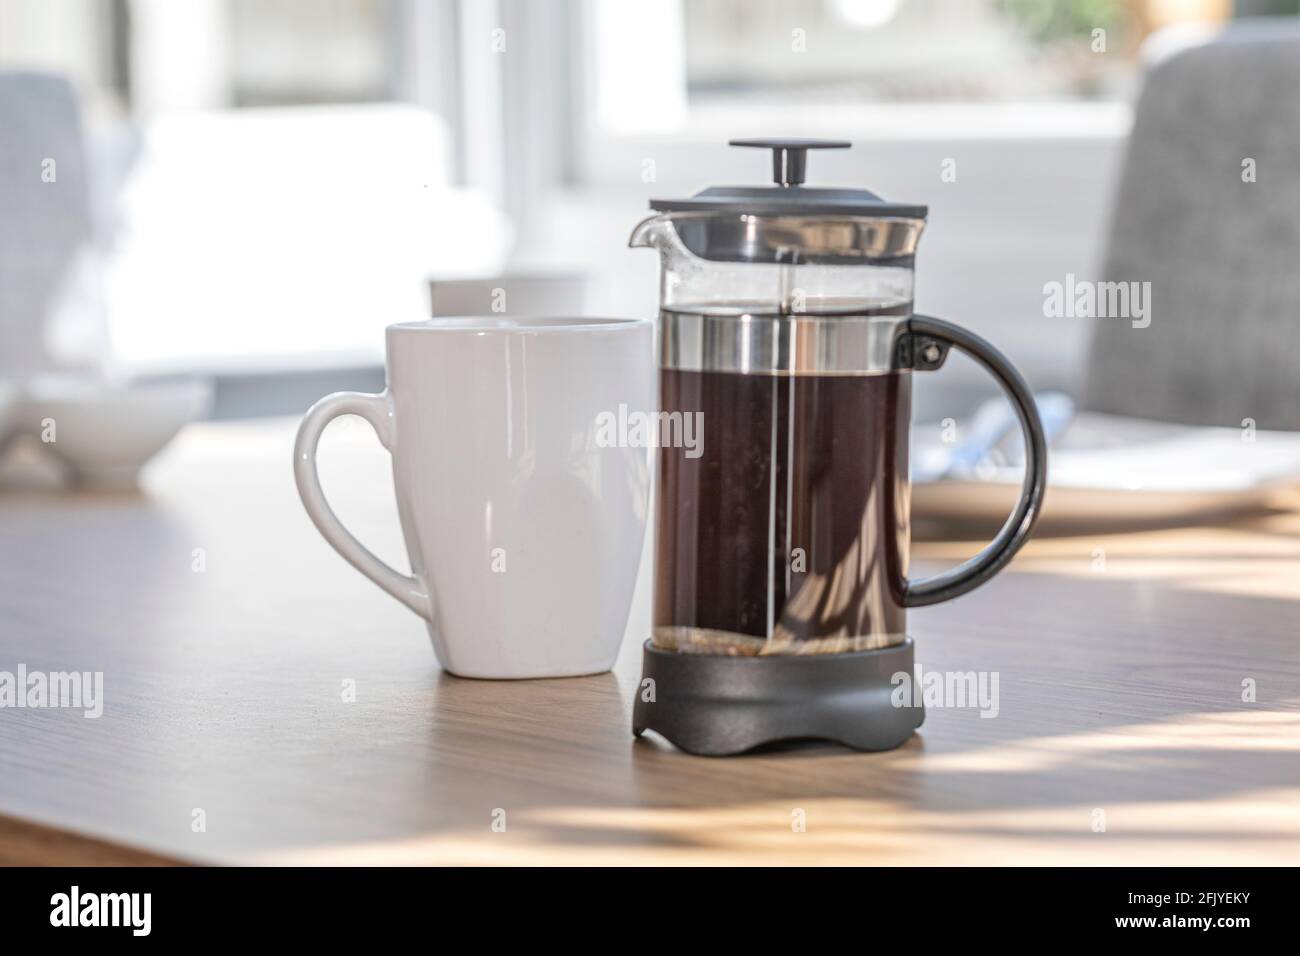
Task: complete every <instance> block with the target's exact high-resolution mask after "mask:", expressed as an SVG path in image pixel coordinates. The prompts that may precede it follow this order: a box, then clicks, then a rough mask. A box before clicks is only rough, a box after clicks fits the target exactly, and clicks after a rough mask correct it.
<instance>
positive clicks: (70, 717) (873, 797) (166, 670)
mask: <svg viewBox="0 0 1300 956" xmlns="http://www.w3.org/2000/svg"><path fill="white" fill-rule="evenodd" d="M345 423H347V420H344V421H343V422H340V423H338V424H336V426H335V427H334V428H333V429H331V432H330V433H329V434H327V436H326V439H325V441H324V442H323V443H322V448H323V450H322V463H321V470H322V477H323V481H324V483H325V488H326V492H327V494H328V495H329V496H330V498H331V500H332V501H333V502H334V504H335V506H336V509H337V510H338V511H339V512H340V514H341V516H342V517H343V519H344V520H345V522H347V523H348V524H349V525H350V526H351V527H353V528H354V529H356V530H357V532H358V534H359V536H360V537H361V538H362V539H363V540H365V541H367V542H368V543H370V544H371V545H372V546H373V547H374V549H375V550H376V551H378V552H379V553H380V554H381V556H383V557H385V558H387V559H389V560H393V561H398V560H400V556H401V553H402V552H401V539H400V534H399V532H398V529H397V526H396V518H395V510H394V508H393V503H392V492H391V485H390V484H389V481H390V479H389V475H388V471H387V468H388V464H387V459H386V458H385V456H384V454H383V452H382V450H381V449H380V448H379V446H378V444H377V442H375V441H374V439H373V438H372V437H370V436H369V435H368V433H366V432H365V430H364V426H362V425H360V424H359V423H357V424H355V425H352V424H345ZM291 443H292V424H291V423H287V422H284V421H275V422H266V423H257V424H248V423H240V424H208V425H203V426H196V427H193V428H191V429H189V430H187V431H186V432H185V433H184V434H183V435H182V436H181V437H180V438H179V439H178V441H177V442H176V444H175V445H174V446H173V447H172V448H170V449H169V450H168V451H167V452H166V453H165V454H164V455H163V456H162V457H161V458H160V460H159V461H157V462H156V463H155V464H154V465H153V466H151V468H150V470H149V471H148V473H147V475H146V482H145V491H144V493H143V494H139V495H121V494H119V495H92V494H80V495H60V494H54V493H51V492H46V491H33V490H26V491H18V492H15V491H10V492H6V493H3V494H0V563H2V565H3V573H0V671H6V670H7V671H10V672H16V669H17V667H18V665H20V664H23V665H25V666H26V668H27V669H28V670H29V671H38V670H39V671H55V670H80V671H102V672H103V674H104V697H105V704H104V713H103V716H102V717H100V718H98V719H87V718H86V717H84V716H83V715H82V713H81V712H80V711H73V710H68V709H3V710H0V862H3V863H24V862H27V863H40V862H63V863H68V862H87V863H106V862H107V863H150V862H165V861H169V860H170V861H193V862H248V863H312V864H315V863H468V864H477V863H507V862H508V863H600V864H605V863H608V864H642V863H775V862H789V863H800V862H809V863H812V862H816V863H870V864H928V863H961V864H967V863H969V864H977V863H978V864H1000V863H1050V864H1132V863H1155V864H1160V863H1197V864H1217V863H1291V864H1294V863H1295V862H1297V860H1300V648H1298V647H1297V621H1298V620H1300V615H1298V614H1297V604H1296V601H1297V598H1300V510H1297V506H1300V501H1294V500H1293V501H1290V502H1287V501H1283V502H1282V505H1283V506H1284V507H1280V508H1278V509H1277V510H1275V511H1273V512H1271V513H1268V514H1263V515H1258V516H1254V517H1251V518H1249V519H1245V520H1242V521H1239V522H1237V523H1234V524H1231V525H1225V526H1222V527H1205V528H1197V527H1192V528H1182V529H1167V530H1149V531H1143V532H1140V533H1132V532H1130V533H1116V534H1108V535H1097V536H1092V537H1068V538H1039V539H1037V540H1035V541H1034V542H1032V543H1031V544H1030V546H1029V547H1028V548H1027V549H1026V551H1025V552H1024V553H1023V554H1022V555H1021V556H1020V557H1019V558H1018V559H1017V560H1016V561H1015V562H1014V564H1013V565H1012V566H1011V568H1010V569H1009V570H1008V571H1007V572H1006V573H1004V574H1002V575H1001V576H1000V577H999V578H998V579H996V580H995V581H994V582H992V583H990V584H989V585H987V586H986V587H984V588H982V589H980V590H978V591H976V592H974V593H972V594H970V595H968V596H966V597H963V598H960V599H958V600H956V601H953V602H951V603H949V604H945V605H940V606H936V607H933V608H927V609H923V610H919V611H914V612H912V614H911V617H910V630H911V633H912V634H913V636H914V637H915V639H916V642H917V649H918V658H919V661H920V663H921V665H922V666H923V667H924V668H925V669H927V670H930V671H954V672H958V671H960V672H965V671H984V672H989V673H996V674H997V675H998V680H999V709H998V713H997V716H996V717H993V718H991V719H990V718H989V717H986V716H982V715H981V713H980V711H979V710H978V709H972V708H947V709H944V708H932V709H931V710H929V711H928V713H927V718H926V722H925V725H924V727H923V728H922V729H921V731H920V732H919V733H918V734H917V735H916V736H915V737H914V738H913V739H912V740H911V741H910V742H909V743H908V744H906V745H905V746H903V747H902V748H900V749H898V750H895V751H891V752H888V753H879V754H860V753H854V752H851V751H847V750H844V749H841V748H838V747H835V746H830V745H801V746H791V747H782V748H777V749H773V750H769V751H766V752H761V753H755V754H750V755H746V756H741V757H734V758H725V759H709V758H700V757H692V756H688V755H685V754H682V753H679V752H677V751H675V750H673V749H672V748H671V747H669V746H668V745H667V744H666V743H664V742H663V741H662V740H659V739H650V738H648V737H647V739H643V740H641V741H637V742H634V741H633V739H632V737H631V733H630V729H629V724H630V711H631V702H632V695H633V692H634V690H635V688H636V685H637V680H638V676H639V674H638V663H639V662H638V650H639V647H638V645H639V641H638V640H636V639H633V637H632V636H631V635H634V634H636V635H639V634H644V633H645V629H646V627H647V624H648V600H647V598H648V593H647V592H648V588H647V587H646V582H645V581H644V575H643V581H642V584H641V586H640V587H639V590H638V595H637V598H636V601H635V606H634V611H633V615H632V621H631V624H630V626H629V635H630V636H629V639H628V640H627V641H626V642H625V644H624V647H623V653H622V655H621V656H620V659H619V662H618V665H617V667H616V668H615V670H614V672H613V673H609V674H604V675H601V676H597V677H587V678H580V679H570V680H545V681H524V682H484V681H466V680H460V679H457V678H454V677H449V676H447V675H446V674H444V673H442V671H440V670H439V668H438V666H437V664H436V661H435V659H434V656H433V654H432V651H431V649H430V647H429V642H428V639H427V636H426V634H425V631H424V628H423V626H422V624H421V622H420V621H419V620H418V619H417V618H416V617H415V616H414V615H412V614H410V612H408V611H406V610H405V609H404V608H402V607H401V606H399V605H398V604H397V603H396V602H394V601H393V600H391V599H390V598H388V597H387V596H386V595H384V594H383V593H381V592H380V591H379V590H378V589H377V588H375V587H374V586H373V585H371V584H370V583H369V582H368V581H366V580H365V579H363V578H362V577H361V576H360V575H358V574H357V573H356V572H354V571H353V570H352V569H351V568H349V567H348V566H346V565H345V564H344V563H343V561H342V560H341V559H340V558H339V557H338V556H337V555H335V554H334V553H333V552H332V551H331V550H330V549H329V548H328V547H327V546H326V544H325V543H324V541H323V540H322V539H321V538H320V537H319V536H318V535H317V534H316V532H315V530H314V529H313V528H312V527H311V525H310V523H309V522H308V520H307V518H306V516H305V515H304V513H303V511H302V508H301V506H300V505H299V503H298V501H297V497H296V494H295V492H294V489H293V483H292V477H291V467H290V463H291V452H290V449H291ZM976 546H977V543H976V542H974V541H955V542H932V543H920V544H918V545H917V547H916V549H915V553H916V557H917V559H918V562H917V563H918V564H919V566H920V567H921V568H922V569H929V568H935V567H938V566H939V565H941V564H943V563H946V562H951V561H956V560H958V559H960V558H962V557H964V556H965V555H967V554H969V553H970V552H971V551H973V550H974V548H975V547H976ZM345 682H353V683H352V684H351V685H350V686H354V687H355V700H354V701H347V700H345V699H344V697H345V694H344V693H343V688H344V686H345ZM1243 687H1253V689H1254V694H1253V700H1243V696H1246V697H1249V696H1251V695H1249V694H1244V692H1243ZM800 820H802V821H803V826H802V827H800V826H798V825H796V824H797V823H798V821H800ZM199 822H201V823H202V825H201V826H200V825H199ZM501 823H504V827H502V826H500V824H501ZM494 824H496V825H495V826H494Z"/></svg>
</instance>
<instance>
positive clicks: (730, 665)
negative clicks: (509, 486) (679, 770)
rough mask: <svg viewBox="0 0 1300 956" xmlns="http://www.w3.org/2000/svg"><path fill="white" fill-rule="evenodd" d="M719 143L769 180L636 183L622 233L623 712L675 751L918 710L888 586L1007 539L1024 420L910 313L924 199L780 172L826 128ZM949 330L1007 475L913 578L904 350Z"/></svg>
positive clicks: (899, 720)
mask: <svg viewBox="0 0 1300 956" xmlns="http://www.w3.org/2000/svg"><path fill="white" fill-rule="evenodd" d="M731 145H732V146H750V147H760V148H765V149H770V150H772V171H773V179H774V180H775V185H772V186H713V187H710V188H708V189H705V190H703V191H702V192H700V193H697V194H696V195H694V196H691V197H689V198H683V199H656V200H652V201H651V203H650V208H651V209H652V210H653V211H654V213H655V214H654V215H652V216H651V217H650V218H648V219H646V220H645V221H643V222H642V223H641V224H640V225H638V226H637V227H636V230H635V231H634V232H633V233H632V237H631V239H630V241H629V245H631V246H634V247H640V246H648V247H651V248H653V249H655V250H657V251H658V253H659V257H660V265H661V284H660V304H659V305H660V311H659V315H660V330H659V333H660V342H659V365H660V408H661V411H660V430H661V441H660V448H659V465H658V468H659V471H658V486H657V490H656V494H657V499H656V511H657V526H656V538H655V599H654V627H653V635H652V637H651V638H650V640H648V641H647V642H646V644H645V649H644V657H643V680H642V683H641V687H640V689H639V691H638V694H637V699H636V703H635V706H634V711H633V733H635V734H636V735H638V736H639V735H640V734H641V733H642V732H643V731H645V730H648V729H649V730H655V731H657V732H658V733H660V734H662V735H663V736H664V737H666V738H667V739H668V740H669V741H671V742H672V743H673V744H675V745H676V746H678V747H680V748H681V749H683V750H686V751H689V752H692V753H699V754H731V753H739V752H741V751H745V750H749V749H751V748H753V747H756V746H758V745H760V744H764V743H769V742H774V741H778V740H787V739H796V738H822V739H828V740H834V741H839V742H841V743H843V744H846V745H848V746H850V747H854V748H857V749H860V750H886V749H889V748H892V747H896V746H898V745H900V744H901V743H903V742H904V741H905V740H906V739H907V738H908V737H909V736H910V735H911V733H912V731H913V730H915V729H916V728H917V727H919V726H920V725H921V722H922V720H923V718H924V714H923V711H922V709H921V707H920V706H919V704H917V705H915V706H905V707H897V706H894V698H895V697H897V696H898V695H892V692H893V691H894V689H895V688H896V687H897V686H898V685H899V683H900V680H901V679H902V678H901V676H900V675H906V678H907V679H909V680H910V679H912V678H913V677H914V669H913V646H912V640H911V638H910V637H909V636H908V634H907V624H906V619H907V609H908V608H913V607H923V606H925V605H928V604H935V603H937V602H940V601H946V600H948V599H950V598H954V597H956V596H958V595H959V594H963V593H965V592H967V591H969V590H971V589H972V588H974V587H976V586H978V585H980V584H982V583H984V582H985V581H987V580H988V579H989V578H991V577H992V576H993V575H994V574H996V573H997V572H998V571H999V570H1001V569H1002V568H1003V567H1004V566H1005V565H1006V564H1007V562H1008V561H1010V559H1011V557H1012V556H1013V555H1014V554H1015V553H1016V551H1017V550H1018V549H1019V548H1020V546H1021V545H1023V544H1024V542H1025V540H1026V539H1027V538H1028V537H1029V534H1030V531H1031V530H1032V528H1033V525H1034V522H1035V521H1036V520H1037V518H1038V513H1039V510H1040V509H1041V507H1042V502H1043V492H1044V488H1045V485H1046V472H1047V453H1046V443H1045V440H1044V437H1043V428H1042V424H1041V422H1040V421H1039V417H1038V413H1037V410H1036V409H1035V407H1034V402H1033V399H1032V396H1031V394H1030V392H1029V389H1028V386H1027V385H1026V384H1025V382H1024V379H1022V378H1021V376H1020V374H1019V373H1018V372H1017V371H1016V370H1015V369H1014V368H1013V367H1012V366H1011V364H1010V363H1009V362H1008V361H1007V360H1006V358H1004V357H1003V355H1002V354H1001V353H1000V352H998V350H997V349H995V348H994V347H993V346H991V345H990V344H988V343H987V342H986V341H984V340H983V339H981V338H980V337H978V336H976V335H974V334H972V333H971V332H968V331H966V330H965V329H962V328H961V327H959V326H956V325H953V324H951V323H949V322H945V321H942V320H940V319H935V318H930V317H928V316H923V315H916V314H914V313H913V311H912V296H913V284H914V271H913V265H914V258H915V254H916V246H917V241H918V240H919V238H920V236H921V231H922V229H923V228H924V226H925V220H926V215H927V209H926V207H925V206H917V205H908V204H900V203H893V202H887V201H886V200H884V199H881V198H880V197H879V196H877V195H875V194H874V193H871V192H868V191H866V190H864V189H824V188H812V187H807V186H804V185H803V182H804V176H805V170H806V165H807V154H808V150H810V149H841V148H846V147H848V146H849V144H848V143H846V142H837V141H830V140H808V139H755V140H732V141H731ZM954 346H955V347H957V348H958V349H960V350H962V351H963V352H966V353H967V354H969V355H970V356H971V357H973V358H974V359H975V360H976V361H977V362H978V363H980V364H981V365H982V366H983V367H984V368H985V369H987V370H988V371H989V372H990V373H992V375H993V376H994V378H996V379H997V380H998V382H999V383H1000V384H1001V386H1002V388H1003V389H1004V390H1005V391H1006V393H1007V395H1008V397H1009V398H1010V400H1011V403H1012V405H1013V406H1014V408H1015V411H1016V414H1017V416H1018V418H1019V422H1020V426H1021V429H1022V430H1023V432H1024V438H1025V478H1024V485H1023V487H1022V489H1021V494H1020V499H1019V501H1018V502H1017V504H1016V507H1015V510H1014V511H1013V512H1012V514H1011V516H1010V518H1008V520H1007V522H1006V524H1004V525H1003V527H1002V529H1001V530H1000V531H999V532H998V534H997V536H996V537H995V538H994V539H993V541H992V542H991V543H990V544H989V545H988V546H987V547H985V548H984V549H983V550H982V551H981V552H979V554H977V555H976V556H975V557H973V558H971V559H970V560H969V561H966V562H965V563H964V564H961V565H959V566H957V567H955V568H953V569H951V570H949V571H946V572H944V573H942V574H938V575H936V576H934V577H929V578H923V579H920V580H913V579H910V578H908V576H907V570H908V568H907V564H908V550H909V545H910V532H909V511H910V507H909V481H908V426H909V420H910V416H911V390H912V374H911V373H912V372H913V371H929V370H932V369H937V368H939V367H940V366H941V365H942V364H943V362H944V359H945V358H946V356H947V353H948V350H949V349H950V348H952V347H954ZM665 425H667V426H668V427H664V426H665ZM692 426H693V427H692ZM682 435H692V436H693V437H694V440H693V441H691V442H690V443H686V442H681V441H674V438H675V437H680V436H682Z"/></svg>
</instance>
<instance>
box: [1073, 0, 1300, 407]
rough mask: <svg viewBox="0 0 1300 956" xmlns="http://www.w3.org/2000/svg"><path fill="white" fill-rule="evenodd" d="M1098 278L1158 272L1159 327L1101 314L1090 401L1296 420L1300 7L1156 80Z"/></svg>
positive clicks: (1226, 38) (1145, 95)
mask: <svg viewBox="0 0 1300 956" xmlns="http://www.w3.org/2000/svg"><path fill="white" fill-rule="evenodd" d="M1247 159H1250V160H1254V163H1255V174H1256V181H1255V182H1243V178H1242V172H1243V166H1242V164H1243V162H1244V161H1246V160H1247ZM1104 277H1105V279H1107V280H1109V281H1121V282H1150V283H1151V323H1150V326H1149V327H1147V328H1134V327H1133V324H1132V323H1131V322H1130V321H1126V320H1125V319H1122V318H1100V319H1097V320H1095V322H1096V325H1095V331H1094V334H1093V339H1092V344H1091V354H1090V355H1089V360H1088V367H1087V372H1086V377H1085V383H1084V387H1083V391H1082V396H1081V399H1082V405H1083V407H1085V408H1087V409H1089V410H1093V411H1099V412H1111V413H1115V414H1121V415H1131V416H1135V417H1140V418H1151V419H1158V420H1164V421H1171V422H1185V423H1189V424H1200V425H1227V426H1239V425H1240V424H1241V422H1242V420H1243V419H1253V420H1254V421H1255V423H1256V425H1257V426H1258V427H1259V428H1274V429H1287V430H1300V25H1298V24H1297V21H1296V20H1295V19H1287V20H1270V21H1255V22H1251V21H1245V22H1244V23H1243V24H1242V25H1240V26H1234V27H1233V28H1231V29H1229V30H1227V31H1226V32H1225V33H1224V34H1222V35H1221V36H1219V37H1218V38H1216V39H1215V40H1213V41H1211V42H1210V43H1208V44H1206V45H1203V46H1199V47H1195V48H1192V49H1187V50H1183V51H1182V52H1179V53H1176V54H1174V55H1173V56H1171V57H1170V58H1168V59H1166V60H1165V61H1163V62H1161V63H1160V64H1159V65H1158V66H1156V67H1155V68H1154V69H1153V70H1152V71H1151V72H1150V74H1149V75H1148V76H1147V78H1146V83H1145V86H1144V88H1143V90H1142V94H1141V97H1140V99H1139V101H1138V105H1137V112H1136V116H1135V121H1134V126H1133V132H1132V136H1131V139H1130V141H1129V144H1128V153H1127V156H1126V158H1125V161H1124V166H1123V173H1122V177H1121V182H1120V188H1119V194H1118V199H1117V202H1116V206H1115V210H1114V214H1113V221H1112V225H1111V233H1110V242H1109V248H1108V252H1107V256H1106V260H1105V266H1104Z"/></svg>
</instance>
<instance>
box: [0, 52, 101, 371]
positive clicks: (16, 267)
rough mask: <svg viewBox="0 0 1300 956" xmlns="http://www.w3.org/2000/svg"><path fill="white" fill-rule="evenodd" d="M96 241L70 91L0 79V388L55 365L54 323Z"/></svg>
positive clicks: (63, 85)
mask: <svg viewBox="0 0 1300 956" xmlns="http://www.w3.org/2000/svg"><path fill="white" fill-rule="evenodd" d="M50 161H52V163H53V166H52V167H51V166H50ZM51 173H52V176H53V181H48V180H49V179H50V176H51ZM94 241H95V237H94V223H93V217H92V211H91V204H90V196H89V187H88V182H87V173H86V156H85V147H84V143H83V141H82V127H81V117H80V113H79V111H78V109H77V103H76V98H75V96H74V95H73V92H72V88H71V87H70V86H69V85H68V83H67V81H66V80H64V79H63V78H62V77H58V76H50V75H45V74H39V73H15V72H0V380H2V379H4V378H6V377H10V378H17V377H20V376H23V375H26V374H30V373H32V372H37V371H41V370H43V369H47V368H49V367H50V366H52V365H54V364H55V363H54V360H53V357H52V356H51V354H50V350H49V348H48V344H47V337H48V332H49V328H48V323H49V321H50V320H51V317H52V315H53V313H54V312H55V310H56V309H57V308H58V307H59V304H60V299H61V297H64V296H66V293H67V291H68V287H69V284H70V283H72V282H74V281H75V279H76V276H75V275H74V274H73V273H75V272H76V271H77V270H78V263H79V261H81V258H82V254H83V253H84V252H85V251H86V250H87V249H89V248H91V247H93V244H94ZM99 318H100V320H101V321H102V316H100V317H99Z"/></svg>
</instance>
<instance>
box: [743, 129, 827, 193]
mask: <svg viewBox="0 0 1300 956" xmlns="http://www.w3.org/2000/svg"><path fill="white" fill-rule="evenodd" d="M727 145H729V146H752V147H755V148H757V149H770V150H771V151H772V181H773V182H774V183H776V184H777V185H778V186H798V185H799V184H800V183H802V182H803V181H804V177H805V175H806V174H807V172H808V150H810V149H848V148H849V147H850V146H852V145H853V144H852V143H850V142H848V141H847V140H842V139H733V140H731V141H730V142H729V143H728V144H727Z"/></svg>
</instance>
